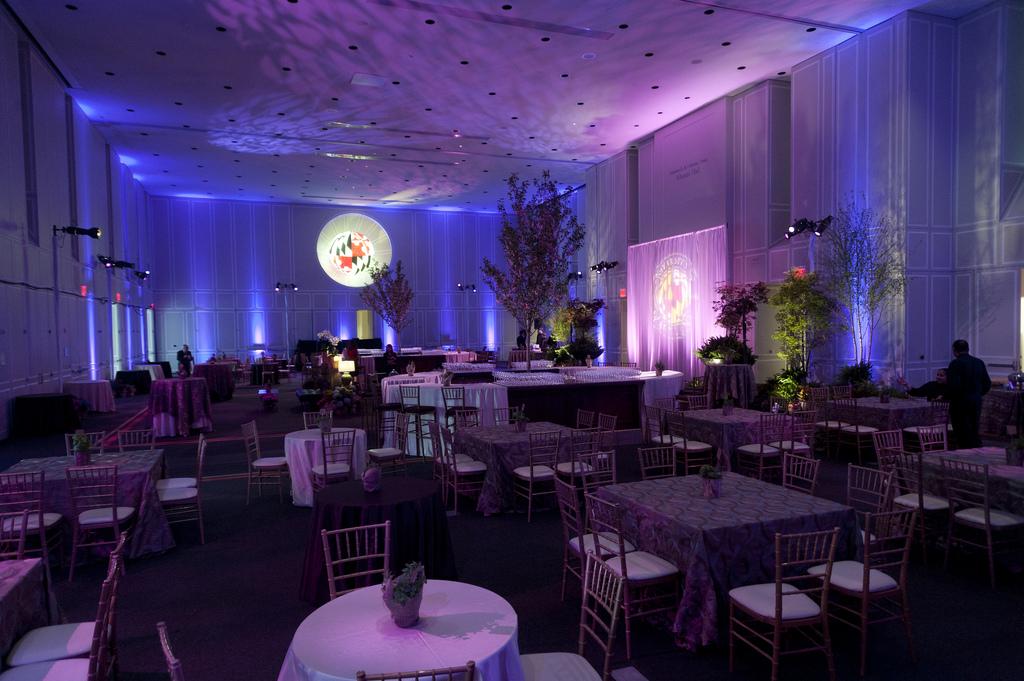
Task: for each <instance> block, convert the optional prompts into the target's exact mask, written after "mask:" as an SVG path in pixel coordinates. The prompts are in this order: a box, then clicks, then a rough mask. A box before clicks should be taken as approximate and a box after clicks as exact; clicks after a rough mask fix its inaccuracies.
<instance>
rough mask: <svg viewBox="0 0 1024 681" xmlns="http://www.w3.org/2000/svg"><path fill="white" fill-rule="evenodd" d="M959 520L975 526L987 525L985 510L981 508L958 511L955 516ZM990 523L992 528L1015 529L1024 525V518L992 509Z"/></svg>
mask: <svg viewBox="0 0 1024 681" xmlns="http://www.w3.org/2000/svg"><path fill="white" fill-rule="evenodd" d="M953 515H954V516H955V517H956V518H957V519H958V520H964V521H967V522H969V523H972V524H974V525H984V524H985V509H983V508H981V507H976V508H965V509H964V510H962V511H957V512H956V513H954V514H953ZM988 519H989V522H990V523H992V527H1014V526H1015V525H1024V518H1022V517H1021V516H1019V515H1014V514H1013V513H1007V512H1006V511H997V510H996V509H994V508H993V509H990V510H989V512H988Z"/></svg>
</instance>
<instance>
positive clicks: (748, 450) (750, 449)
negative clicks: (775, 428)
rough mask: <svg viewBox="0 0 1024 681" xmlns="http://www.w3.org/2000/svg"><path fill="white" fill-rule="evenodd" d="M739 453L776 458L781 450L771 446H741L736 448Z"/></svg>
mask: <svg viewBox="0 0 1024 681" xmlns="http://www.w3.org/2000/svg"><path fill="white" fill-rule="evenodd" d="M736 451H737V452H743V453H744V454H759V455H764V456H776V455H778V454H779V450H778V449H776V448H775V447H772V446H771V445H763V446H762V445H758V444H751V445H740V446H739V447H737V448H736Z"/></svg>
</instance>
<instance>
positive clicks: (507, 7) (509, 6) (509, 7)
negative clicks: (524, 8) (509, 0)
mask: <svg viewBox="0 0 1024 681" xmlns="http://www.w3.org/2000/svg"><path fill="white" fill-rule="evenodd" d="M501 8H502V9H503V10H505V11H506V12H507V11H509V10H510V9H512V5H502V6H501Z"/></svg>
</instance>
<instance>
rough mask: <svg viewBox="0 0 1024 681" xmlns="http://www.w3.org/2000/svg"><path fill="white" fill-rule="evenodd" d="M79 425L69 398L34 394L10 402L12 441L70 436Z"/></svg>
mask: <svg viewBox="0 0 1024 681" xmlns="http://www.w3.org/2000/svg"><path fill="white" fill-rule="evenodd" d="M80 424H81V422H80V421H79V419H78V412H77V411H75V400H74V398H72V397H71V395H67V394H65V393H36V394H35V395H18V396H17V397H15V398H14V399H13V400H12V401H11V420H10V426H11V437H27V436H31V435H47V434H49V433H70V432H73V431H74V430H75V429H76V428H78V427H79V426H80Z"/></svg>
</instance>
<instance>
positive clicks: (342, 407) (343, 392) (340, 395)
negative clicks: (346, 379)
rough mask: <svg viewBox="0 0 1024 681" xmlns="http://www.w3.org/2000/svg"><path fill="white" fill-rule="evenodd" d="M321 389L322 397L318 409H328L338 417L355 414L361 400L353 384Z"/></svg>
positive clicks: (340, 384) (341, 384)
mask: <svg viewBox="0 0 1024 681" xmlns="http://www.w3.org/2000/svg"><path fill="white" fill-rule="evenodd" d="M321 389H322V390H323V396H322V397H321V398H320V402H319V404H318V407H319V408H320V409H330V410H332V411H333V412H334V413H335V414H336V415H338V416H342V415H344V414H353V413H355V410H356V407H357V405H358V404H359V402H360V399H361V398H360V395H359V391H358V390H356V386H355V384H354V383H349V384H347V385H346V384H344V383H338V384H336V385H334V386H333V387H332V386H327V387H326V388H321Z"/></svg>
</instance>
